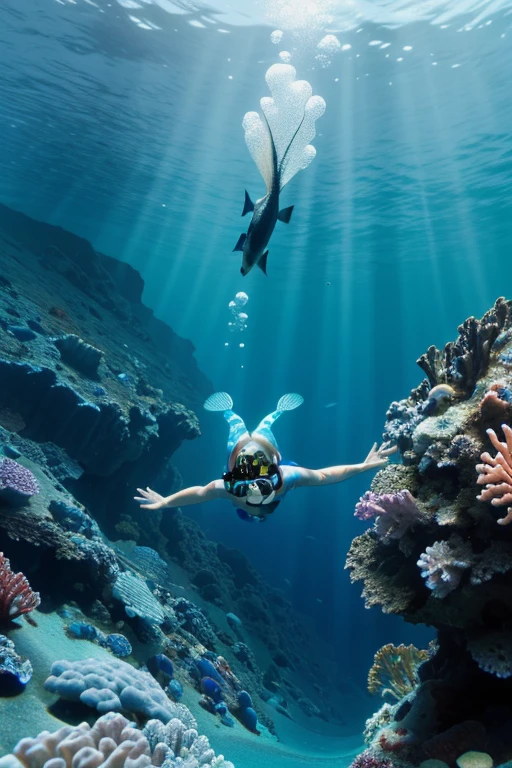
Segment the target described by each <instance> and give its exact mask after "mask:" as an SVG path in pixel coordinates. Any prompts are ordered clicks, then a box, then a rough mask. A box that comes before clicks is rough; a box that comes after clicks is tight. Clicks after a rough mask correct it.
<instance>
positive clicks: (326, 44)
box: [315, 35, 342, 69]
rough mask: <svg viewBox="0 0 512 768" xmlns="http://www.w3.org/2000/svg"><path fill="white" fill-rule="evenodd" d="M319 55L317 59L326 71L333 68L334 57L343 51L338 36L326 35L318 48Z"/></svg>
mask: <svg viewBox="0 0 512 768" xmlns="http://www.w3.org/2000/svg"><path fill="white" fill-rule="evenodd" d="M316 49H317V54H316V56H315V59H316V60H317V61H318V63H319V64H320V66H321V67H322V68H323V69H325V68H326V67H330V66H331V62H332V57H333V56H334V55H335V54H336V53H338V52H339V51H341V50H342V48H341V43H340V41H339V40H338V38H337V37H336V35H325V37H322V39H321V40H320V42H319V43H318V45H317V46H316Z"/></svg>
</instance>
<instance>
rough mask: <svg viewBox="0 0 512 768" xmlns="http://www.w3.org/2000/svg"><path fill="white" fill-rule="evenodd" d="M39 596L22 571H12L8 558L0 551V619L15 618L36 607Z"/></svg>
mask: <svg viewBox="0 0 512 768" xmlns="http://www.w3.org/2000/svg"><path fill="white" fill-rule="evenodd" d="M40 602H41V598H40V596H39V592H34V591H33V590H32V589H31V587H30V584H29V583H28V581H27V579H26V577H25V576H24V575H23V574H22V573H13V572H12V571H11V565H10V563H9V560H8V559H7V558H6V557H4V555H3V553H2V552H0V621H1V620H2V619H3V620H6V619H7V620H12V619H16V618H17V617H18V616H21V615H22V614H23V613H30V611H33V610H34V608H37V606H38V605H39V603H40Z"/></svg>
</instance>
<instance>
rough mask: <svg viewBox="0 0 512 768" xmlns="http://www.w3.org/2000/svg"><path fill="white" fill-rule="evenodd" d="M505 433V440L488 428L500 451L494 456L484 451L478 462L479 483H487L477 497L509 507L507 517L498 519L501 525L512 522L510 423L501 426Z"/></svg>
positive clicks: (490, 437) (511, 443)
mask: <svg viewBox="0 0 512 768" xmlns="http://www.w3.org/2000/svg"><path fill="white" fill-rule="evenodd" d="M501 428H502V430H503V434H504V435H505V442H501V441H500V440H498V437H497V435H496V432H495V431H494V430H493V429H488V430H487V434H488V436H489V439H490V441H491V443H492V444H493V446H494V448H496V450H497V451H498V453H497V454H496V456H495V457H494V458H493V457H492V456H491V455H490V454H489V453H488V452H487V451H486V452H485V453H482V455H481V457H480V458H481V460H482V464H478V465H477V467H476V471H477V472H478V478H477V481H476V482H477V483H478V485H485V488H484V489H483V491H482V492H481V494H480V495H479V496H477V499H479V500H480V501H490V502H491V504H493V505H494V506H495V507H501V506H506V505H508V504H510V505H511V506H509V507H507V510H506V512H507V513H506V515H505V517H502V518H500V519H499V520H498V523H499V524H500V525H508V524H509V523H511V522H512V429H511V428H510V427H509V426H508V424H502V426H501Z"/></svg>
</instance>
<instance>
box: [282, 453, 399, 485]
mask: <svg viewBox="0 0 512 768" xmlns="http://www.w3.org/2000/svg"><path fill="white" fill-rule="evenodd" d="M395 451H396V447H393V448H378V447H377V443H375V444H374V445H373V447H372V449H371V451H370V453H369V454H368V456H367V457H366V459H365V460H364V461H363V462H362V464H349V465H346V466H345V465H341V464H340V465H339V466H337V467H325V469H306V468H305V467H293V468H292V467H290V468H289V469H290V470H291V471H290V474H291V475H293V479H292V482H291V484H292V485H294V486H295V487H299V486H308V485H333V484H334V483H342V482H343V480H348V479H349V477H353V476H354V475H358V474H359V473H360V472H366V471H367V470H368V469H379V468H380V467H384V466H385V465H386V464H387V463H388V456H389V455H390V454H392V453H395ZM287 469H288V467H287Z"/></svg>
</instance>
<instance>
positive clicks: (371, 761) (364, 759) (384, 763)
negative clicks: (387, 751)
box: [350, 749, 393, 768]
mask: <svg viewBox="0 0 512 768" xmlns="http://www.w3.org/2000/svg"><path fill="white" fill-rule="evenodd" d="M392 766H393V763H392V762H391V760H388V758H387V757H377V756H376V755H373V754H372V753H371V752H370V750H369V749H365V751H364V752H361V754H360V755H358V756H357V757H356V758H355V760H353V762H352V763H351V765H350V768H392Z"/></svg>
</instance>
